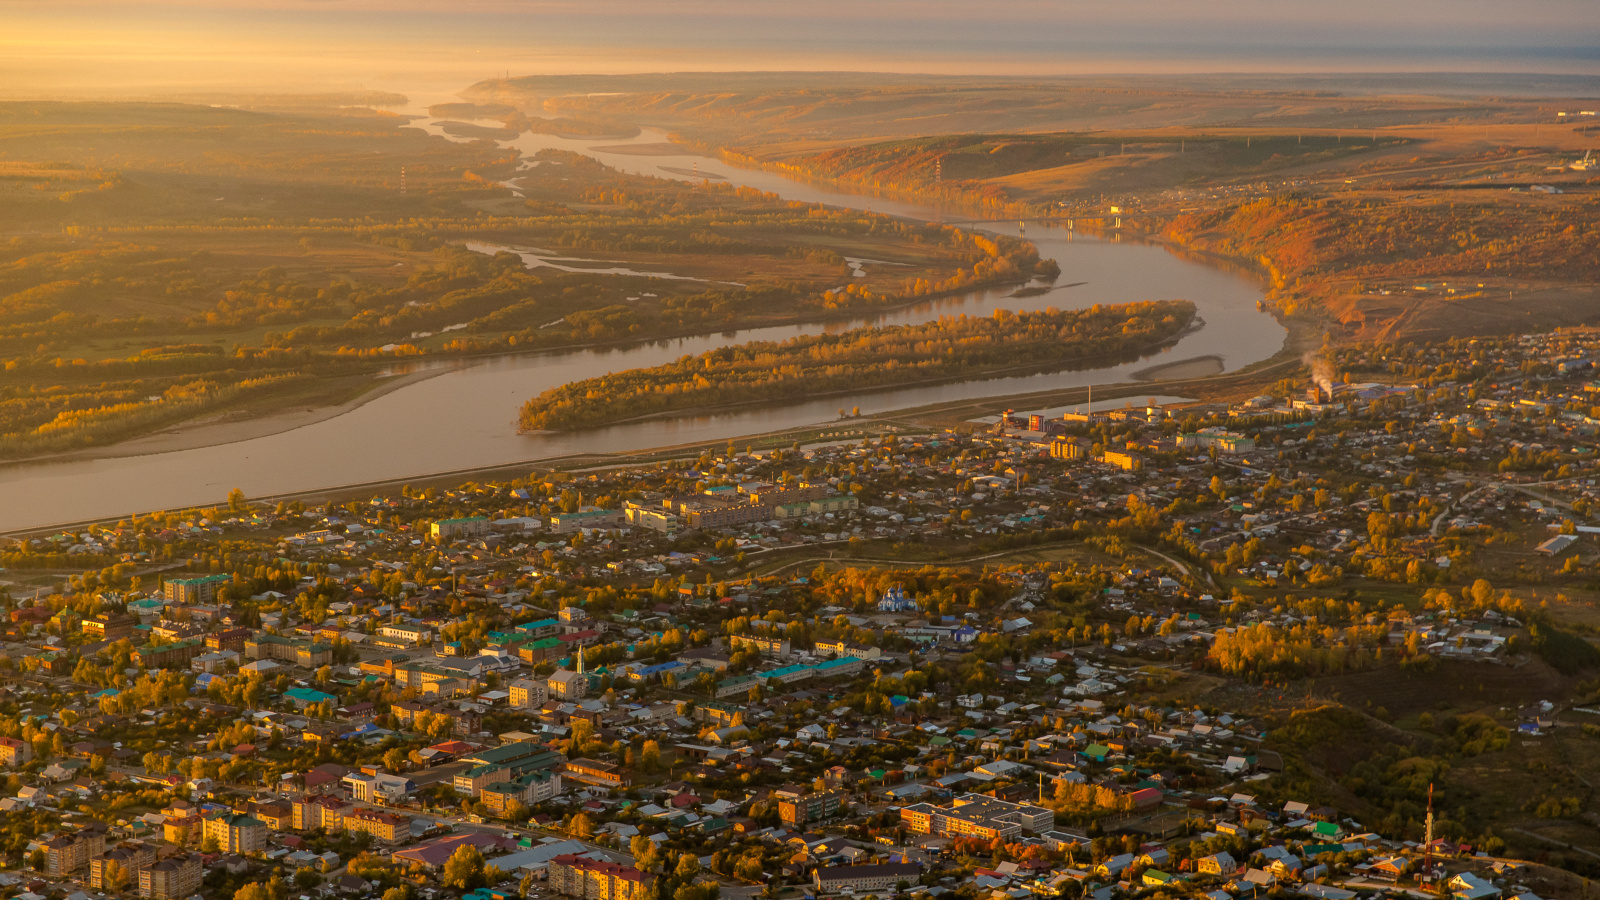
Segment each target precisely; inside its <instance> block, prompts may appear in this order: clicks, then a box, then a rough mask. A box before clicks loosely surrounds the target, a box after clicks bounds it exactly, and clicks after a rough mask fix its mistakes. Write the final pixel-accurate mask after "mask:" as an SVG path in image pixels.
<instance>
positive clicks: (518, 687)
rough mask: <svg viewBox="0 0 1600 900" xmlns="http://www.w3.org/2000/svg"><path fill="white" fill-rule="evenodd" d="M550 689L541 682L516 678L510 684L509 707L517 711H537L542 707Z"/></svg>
mask: <svg viewBox="0 0 1600 900" xmlns="http://www.w3.org/2000/svg"><path fill="white" fill-rule="evenodd" d="M549 692H550V688H549V686H548V685H546V684H545V683H544V682H542V681H535V680H533V679H532V678H518V679H517V680H516V681H513V682H511V705H512V706H514V707H516V708H517V709H537V708H538V707H541V706H543V705H544V701H545V699H546V698H547V697H548V696H549Z"/></svg>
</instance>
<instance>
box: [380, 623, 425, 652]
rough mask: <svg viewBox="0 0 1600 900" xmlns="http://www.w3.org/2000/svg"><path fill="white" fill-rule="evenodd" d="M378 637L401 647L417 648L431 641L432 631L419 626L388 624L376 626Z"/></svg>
mask: <svg viewBox="0 0 1600 900" xmlns="http://www.w3.org/2000/svg"><path fill="white" fill-rule="evenodd" d="M378 636H379V637H381V638H386V639H388V640H389V641H390V642H391V643H393V644H395V645H397V646H403V647H417V646H420V645H422V644H426V643H428V642H429V641H431V640H433V630H432V629H430V628H425V627H423V626H421V625H403V624H393V623H391V624H389V625H380V626H378Z"/></svg>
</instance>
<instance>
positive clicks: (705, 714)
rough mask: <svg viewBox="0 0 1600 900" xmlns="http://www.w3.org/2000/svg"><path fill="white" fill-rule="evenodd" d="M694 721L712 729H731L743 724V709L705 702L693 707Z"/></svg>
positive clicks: (711, 701) (730, 704)
mask: <svg viewBox="0 0 1600 900" xmlns="http://www.w3.org/2000/svg"><path fill="white" fill-rule="evenodd" d="M694 720H695V721H696V722H700V723H703V724H706V725H710V726H712V727H713V728H733V727H735V726H738V725H743V724H744V707H742V706H737V705H735V704H732V703H721V702H718V701H716V700H707V701H704V702H701V703H699V704H697V705H696V706H695V708H694Z"/></svg>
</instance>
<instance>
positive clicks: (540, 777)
mask: <svg viewBox="0 0 1600 900" xmlns="http://www.w3.org/2000/svg"><path fill="white" fill-rule="evenodd" d="M560 794H561V775H560V774H559V773H557V772H556V771H555V770H553V769H540V770H538V771H535V772H529V773H528V774H526V775H524V776H522V777H521V778H519V779H517V780H516V781H497V782H494V783H493V784H487V785H484V787H483V789H482V790H481V791H480V792H479V794H478V799H479V800H481V801H482V802H483V805H484V807H486V808H487V809H488V810H489V811H490V812H492V813H494V814H495V815H497V816H499V815H504V814H505V811H506V810H507V809H509V808H510V806H511V804H513V803H521V804H522V805H524V806H532V805H533V804H535V803H543V802H545V801H546V800H554V799H555V798H556V797H557V796H559V795H560Z"/></svg>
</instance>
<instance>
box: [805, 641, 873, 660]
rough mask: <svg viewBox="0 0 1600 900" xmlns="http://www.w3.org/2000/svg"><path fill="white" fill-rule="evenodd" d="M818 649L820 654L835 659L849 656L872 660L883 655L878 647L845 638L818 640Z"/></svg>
mask: <svg viewBox="0 0 1600 900" xmlns="http://www.w3.org/2000/svg"><path fill="white" fill-rule="evenodd" d="M816 651H817V654H818V655H827V656H831V657H833V658H834V659H842V658H844V657H847V656H848V657H852V658H854V659H864V660H871V659H877V658H878V657H880V656H882V655H883V651H882V650H879V649H878V648H877V647H869V646H867V645H865V644H857V643H854V642H852V641H847V640H844V639H843V638H840V639H838V640H834V641H817V643H816Z"/></svg>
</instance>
